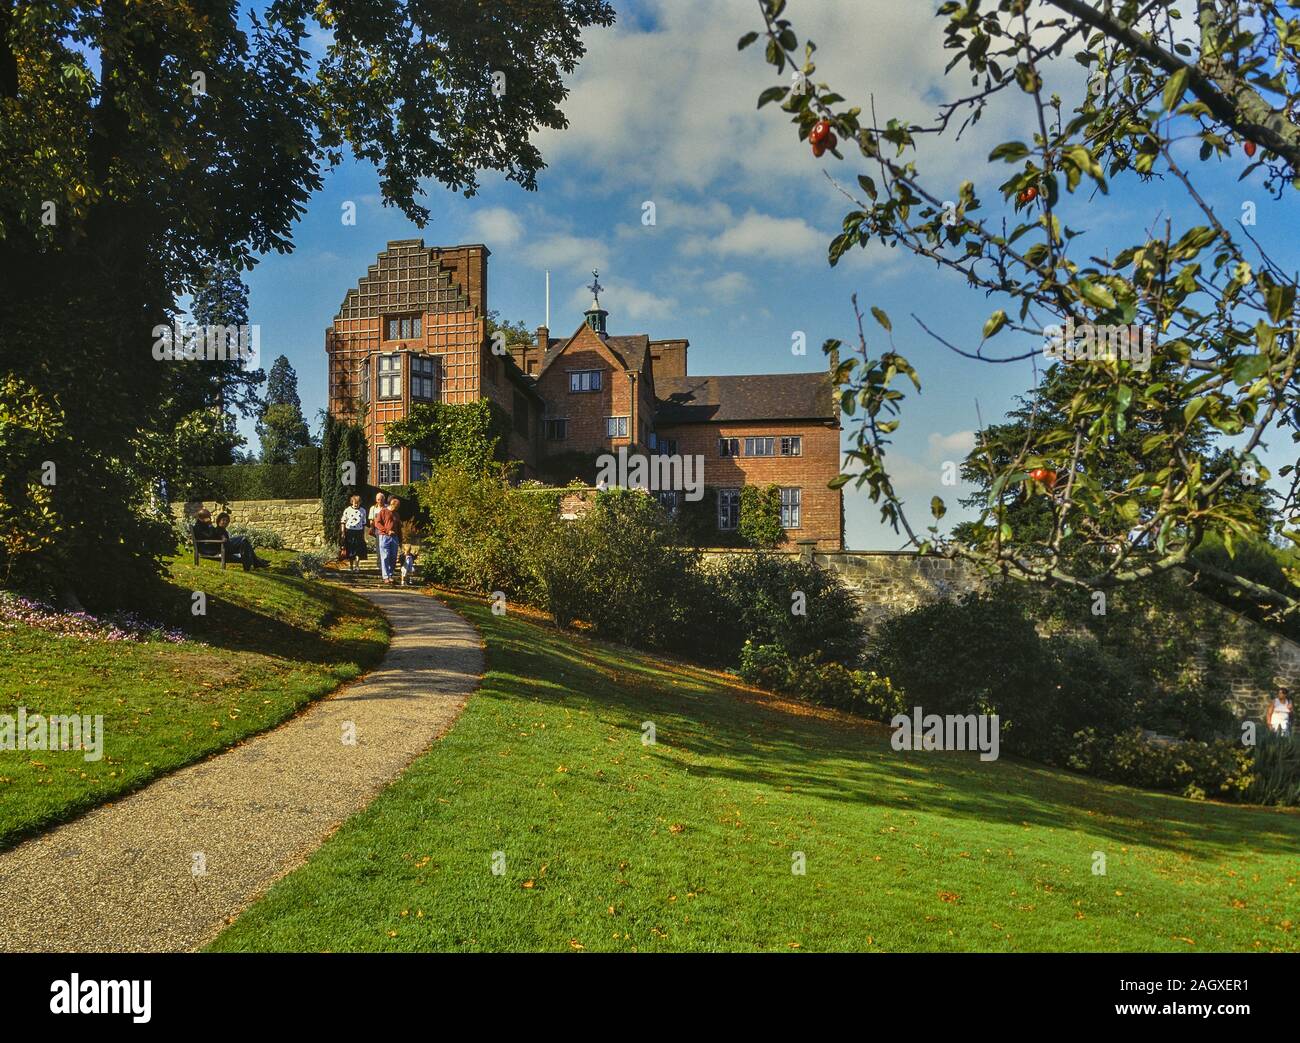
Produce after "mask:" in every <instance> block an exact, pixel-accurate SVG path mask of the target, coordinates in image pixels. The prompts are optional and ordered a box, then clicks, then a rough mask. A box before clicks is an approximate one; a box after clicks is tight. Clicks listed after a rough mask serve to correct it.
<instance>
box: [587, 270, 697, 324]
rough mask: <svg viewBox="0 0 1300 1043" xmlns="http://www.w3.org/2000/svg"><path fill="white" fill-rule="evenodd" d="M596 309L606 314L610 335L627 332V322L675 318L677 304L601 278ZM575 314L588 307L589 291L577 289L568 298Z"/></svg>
mask: <svg viewBox="0 0 1300 1043" xmlns="http://www.w3.org/2000/svg"><path fill="white" fill-rule="evenodd" d="M601 287H602V289H601V291H600V305H601V307H602V308H604V309H605V310H606V311H608V312H609V314H610V320H609V321H610V332H611V333H615V332H618V331H620V330H622V331H625V332H632V331H630V330H628V326H627V320H636V321H639V320H642V319H668V318H672V317H673V316H674V315H676V314H677V311H678V308H677V301H676V300H675V299H674V298H672V297H664V296H661V295H660V294H657V293H655V292H654V291H653V290H648V289H646V288H644V287H641V286H635V285H633V284H631V283H626V282H622V281H621V280H618V279H611V280H607V279H605V278H604V277H603V276H602V278H601ZM569 302H570V304H571V305H572V306H573V308H574V309H575V310H576V311H580V312H581V311H586V310H587V307H588V306H589V305H590V304H591V290H590V289H588V288H587V287H586V286H577V287H575V288H574V291H573V293H572V294H571V295H570V297H569Z"/></svg>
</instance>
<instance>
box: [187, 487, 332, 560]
mask: <svg viewBox="0 0 1300 1043" xmlns="http://www.w3.org/2000/svg"><path fill="white" fill-rule="evenodd" d="M203 507H206V508H207V509H208V510H210V511H211V512H212V514H213V516H214V517H215V516H216V514H217V513H218V512H219V511H228V512H230V524H231V527H232V528H233V527H234V526H236V525H250V526H253V527H255V528H258V529H270V530H271V531H272V532H276V533H279V535H280V538H281V539H282V540H284V545H285V547H288V548H291V549H293V550H313V549H319V548H321V547H323V546H325V536H324V534H323V533H322V531H321V513H320V511H321V507H320V500H319V499H315V500H231V501H230V502H228V503H218V502H217V501H215V500H190V501H188V502H186V503H184V504H174V505H173V506H172V512H173V514H175V516H176V517H177V518H181V517H184V519H185V521H186V523H187V524H189V523H192V522H193V519H194V515H196V514H197V513H198V512H199V510H200V509H201V508H203Z"/></svg>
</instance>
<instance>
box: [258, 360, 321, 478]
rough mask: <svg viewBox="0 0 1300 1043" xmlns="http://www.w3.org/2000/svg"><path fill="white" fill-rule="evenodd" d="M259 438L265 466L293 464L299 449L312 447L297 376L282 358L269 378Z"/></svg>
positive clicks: (261, 415)
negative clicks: (303, 413) (299, 394)
mask: <svg viewBox="0 0 1300 1043" xmlns="http://www.w3.org/2000/svg"><path fill="white" fill-rule="evenodd" d="M257 435H258V437H259V438H260V439H261V440H262V463H265V464H287V463H292V462H293V458H294V456H295V455H296V454H297V452H298V450H299V449H304V448H306V447H307V446H309V445H311V444H312V443H311V432H310V431H309V430H308V429H307V421H306V419H304V417H303V415H302V400H301V399H300V398H299V397H298V374H297V373H296V372H295V371H294V368H293V366H292V365H290V363H289V360H288V358H287V357H285V356H284V355H280V356H279V357H278V358H277V359H276V360H275V362H273V363H272V364H271V371H270V372H269V373H268V374H267V377H266V397H265V398H264V399H263V400H262V411H261V414H260V415H259V416H258V418H257Z"/></svg>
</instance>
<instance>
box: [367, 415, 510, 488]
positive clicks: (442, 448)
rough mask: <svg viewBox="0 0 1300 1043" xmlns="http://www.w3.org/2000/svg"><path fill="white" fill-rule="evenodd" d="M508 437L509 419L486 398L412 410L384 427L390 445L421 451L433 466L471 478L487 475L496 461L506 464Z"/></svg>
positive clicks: (385, 436)
mask: <svg viewBox="0 0 1300 1043" xmlns="http://www.w3.org/2000/svg"><path fill="white" fill-rule="evenodd" d="M509 434H510V417H509V416H508V415H507V414H506V412H505V410H503V409H502V408H501V407H500V406H498V405H497V404H496V403H495V402H492V401H489V400H488V399H486V398H481V399H479V400H478V401H476V402H465V403H452V402H432V403H426V404H422V405H416V406H412V407H411V410H410V412H409V413H407V415H406V416H405V417H404V418H402V419H401V420H393V421H390V422H389V423H388V424H386V425H385V427H384V438H385V439H386V440H387V442H388V444H389V445H395V446H398V447H400V448H402V449H418V450H419V451H420V452H422V453H424V455H425V456H427V457H428V458H429V460H430V461H431V462H432V463H435V464H438V465H447V466H451V467H456V468H459V469H461V470H464V471H466V472H467V473H469V474H486V473H487V472H488V471H489V470H490V468H491V465H492V463H493V461H504V460H505V447H506V443H507V438H508V436H509Z"/></svg>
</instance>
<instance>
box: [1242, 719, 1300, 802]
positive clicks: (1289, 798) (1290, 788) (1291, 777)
mask: <svg viewBox="0 0 1300 1043" xmlns="http://www.w3.org/2000/svg"><path fill="white" fill-rule="evenodd" d="M1251 775H1252V778H1251V784H1250V788H1249V789H1248V790H1247V791H1246V797H1247V799H1248V800H1250V801H1252V802H1253V803H1256V804H1288V805H1295V804H1300V736H1297V734H1296V733H1295V732H1292V733H1291V734H1290V735H1278V734H1276V733H1275V732H1272V731H1268V730H1265V731H1264V733H1263V734H1262V735H1260V736H1259V739H1258V741H1257V742H1256V744H1255V752H1254V759H1253V762H1252V765H1251Z"/></svg>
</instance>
